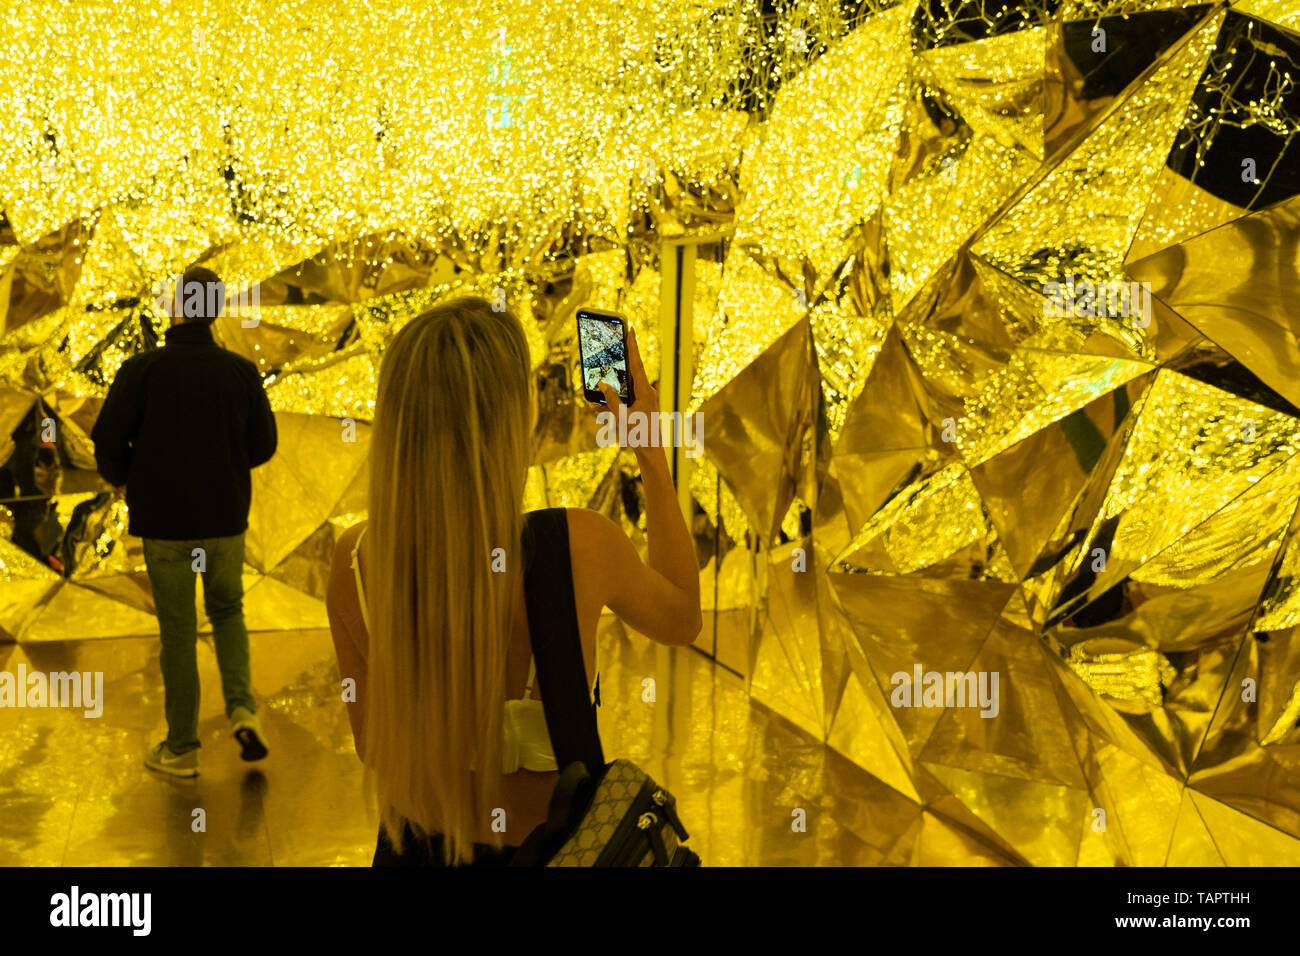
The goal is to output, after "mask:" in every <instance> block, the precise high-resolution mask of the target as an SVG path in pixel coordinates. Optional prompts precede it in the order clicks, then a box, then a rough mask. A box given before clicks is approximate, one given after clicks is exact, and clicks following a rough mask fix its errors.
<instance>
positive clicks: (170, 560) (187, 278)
mask: <svg viewBox="0 0 1300 956" xmlns="http://www.w3.org/2000/svg"><path fill="white" fill-rule="evenodd" d="M225 304H226V292H225V285H224V284H223V283H222V282H221V280H220V279H218V278H217V276H216V274H215V273H213V272H212V271H211V270H209V269H204V268H201V267H195V268H190V269H187V270H186V272H185V274H184V275H183V276H180V277H178V279H177V281H176V283H175V287H174V294H172V295H171V296H170V297H169V299H167V307H168V309H169V311H170V313H171V319H172V322H171V327H170V328H169V329H168V330H167V339H166V344H165V345H164V346H163V347H162V348H159V349H154V350H152V351H149V352H144V353H142V354H140V355H136V356H133V357H132V358H130V359H127V361H126V362H124V363H123V365H122V367H121V369H120V370H119V371H118V373H117V377H116V378H115V379H114V381H113V385H112V387H111V388H110V389H109V392H108V397H107V398H106V399H105V400H104V407H103V408H102V409H101V410H100V413H99V419H98V421H96V422H95V428H94V431H92V432H91V438H92V439H93V440H94V442H95V460H96V463H97V465H98V469H99V474H100V475H101V476H102V477H103V478H104V480H105V481H107V482H108V483H109V485H111V486H112V487H113V488H114V489H116V490H117V491H118V492H119V493H121V494H123V495H125V497H126V504H127V510H128V513H129V515H130V525H129V528H128V530H129V532H130V533H131V534H134V535H138V536H139V537H141V538H142V539H143V540H144V558H145V566H146V568H147V569H148V572H149V583H150V585H151V586H152V588H153V598H154V605H155V607H156V610H157V614H158V630H159V634H160V636H161V639H162V654H161V657H160V662H161V664H162V673H163V686H164V689H165V691H166V700H165V710H166V713H167V739H166V740H164V741H162V742H161V743H158V744H157V745H155V746H154V747H152V748H150V749H149V750H148V751H147V752H146V754H145V765H146V766H148V767H150V768H151V769H153V770H158V771H161V772H163V773H168V774H171V775H174V776H183V777H192V776H195V775H196V774H197V773H198V748H199V738H198V719H199V674H198V665H197V660H196V657H195V643H196V641H197V621H196V615H195V610H194V578H195V575H196V574H202V575H203V601H204V606H205V608H206V611H207V615H208V618H209V620H211V622H212V643H213V645H214V646H215V648H216V652H217V663H218V665H219V667H220V670H221V688H222V692H223V694H224V696H225V702H226V716H227V717H228V718H229V719H230V722H231V730H232V733H233V735H234V737H235V739H236V740H237V741H238V742H239V744H240V747H241V748H242V751H241V756H242V757H243V758H244V759H245V760H260V759H261V758H262V757H265V756H266V753H267V747H266V742H265V739H264V736H263V734H262V728H261V724H260V722H259V721H258V718H257V707H256V704H255V703H254V700H253V692H252V685H251V680H250V677H249V660H248V630H247V629H246V627H245V626H244V611H243V600H244V587H243V580H242V574H243V568H244V532H245V531H246V530H247V529H248V513H249V507H250V505H251V502H252V476H251V474H250V472H251V469H253V468H256V467H257V466H258V465H261V464H264V463H265V462H267V461H270V459H271V456H272V455H274V454H275V448H276V428H275V416H274V415H273V414H272V412H271V405H270V402H268V401H267V397H266V391H265V389H264V388H263V386H262V376H261V374H260V373H259V372H258V370H257V366H256V365H254V364H253V363H252V362H250V361H249V360H248V359H246V358H244V357H242V356H239V355H236V354H235V353H233V352H229V351H227V350H226V349H224V348H222V347H221V346H219V345H218V344H217V342H216V340H215V339H214V338H213V335H212V324H213V322H214V321H215V320H216V318H217V317H218V316H220V315H223V314H224V313H225Z"/></svg>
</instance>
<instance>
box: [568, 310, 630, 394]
mask: <svg viewBox="0 0 1300 956" xmlns="http://www.w3.org/2000/svg"><path fill="white" fill-rule="evenodd" d="M578 351H579V354H580V356H581V358H582V387H583V391H584V392H585V393H586V395H587V398H588V399H590V400H591V401H593V402H604V398H603V397H602V396H601V394H600V391H599V390H598V388H597V386H598V385H600V383H601V382H607V383H608V384H610V385H612V386H613V387H614V389H615V391H617V392H618V397H619V398H621V399H622V400H623V402H624V403H626V404H631V403H632V402H633V401H634V400H635V399H634V397H633V395H632V379H631V376H630V375H628V371H627V327H626V326H625V325H624V324H623V320H622V319H620V318H619V317H618V316H616V315H612V314H610V313H607V312H594V311H592V310H589V309H579V310H578Z"/></svg>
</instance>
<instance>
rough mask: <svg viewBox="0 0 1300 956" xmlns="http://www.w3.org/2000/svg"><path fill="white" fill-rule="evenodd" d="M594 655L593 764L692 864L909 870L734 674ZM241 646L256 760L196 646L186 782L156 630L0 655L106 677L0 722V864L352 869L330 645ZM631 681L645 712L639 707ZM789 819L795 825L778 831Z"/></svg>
mask: <svg viewBox="0 0 1300 956" xmlns="http://www.w3.org/2000/svg"><path fill="white" fill-rule="evenodd" d="M599 642H600V643H599V645H598V653H599V658H600V669H601V697H602V707H601V718H600V723H601V737H602V740H603V742H604V746H605V753H606V756H607V757H608V758H609V759H613V758H614V757H616V756H622V757H627V758H629V759H631V760H634V761H636V762H637V763H638V764H640V765H641V766H642V767H643V768H644V769H645V770H646V771H647V772H649V773H650V774H651V775H652V776H653V777H655V779H657V780H658V781H659V782H660V783H662V784H663V785H665V786H666V787H668V788H669V789H670V790H672V791H673V793H674V794H676V795H677V797H678V800H679V805H680V811H681V816H682V819H683V822H684V823H685V824H686V826H687V828H688V829H689V830H690V831H691V841H690V845H691V846H692V847H693V848H694V849H695V850H696V852H698V853H699V854H700V855H701V857H702V859H703V861H704V863H705V865H712V866H728V865H730V866H742V865H837V864H838V865H863V864H874V863H906V862H907V857H908V850H907V849H906V848H905V847H904V846H902V845H901V844H908V845H910V844H911V843H912V842H914V839H912V840H904V839H902V838H901V837H902V835H905V834H907V832H908V831H909V830H910V829H911V826H910V821H909V820H908V819H907V817H909V816H916V817H919V808H918V807H917V806H916V804H914V803H912V802H911V801H909V800H907V799H906V798H904V797H903V796H902V795H900V794H898V793H897V792H896V791H894V790H892V789H890V788H889V787H887V786H885V785H884V784H881V783H880V782H879V781H878V780H875V779H874V778H872V777H869V776H868V775H866V774H864V773H863V772H862V771H861V770H859V769H857V768H856V767H854V766H853V765H852V764H851V763H849V762H848V761H847V760H845V759H844V758H843V757H841V756H840V755H839V754H837V753H835V752H834V751H832V750H830V749H828V748H826V747H825V746H823V745H822V744H821V743H820V742H818V741H816V740H814V739H812V738H810V737H809V736H808V735H807V734H806V733H804V732H803V731H801V730H799V729H797V728H796V727H795V726H794V725H793V724H791V723H789V722H788V721H786V720H784V719H783V718H781V717H778V716H776V715H774V714H772V713H771V712H770V711H768V710H766V709H765V708H763V707H762V706H761V705H758V704H753V703H751V702H750V700H749V698H748V696H747V695H746V693H745V688H744V685H743V681H742V680H741V679H740V678H739V677H737V676H736V675H734V674H732V673H730V672H728V671H727V670H725V669H723V668H721V667H718V666H716V665H715V664H714V663H713V662H712V661H711V660H709V659H708V658H707V657H705V656H704V655H702V654H699V653H697V652H696V651H694V650H691V649H689V648H665V647H661V646H658V645H654V644H652V643H650V642H649V641H648V640H646V639H644V638H642V637H640V636H639V635H634V634H628V633H627V632H625V631H624V630H623V628H622V626H621V625H619V624H618V623H617V621H615V620H614V619H613V618H609V617H607V618H606V620H605V622H604V623H603V626H602V628H601V633H600V638H599ZM251 643H252V659H253V680H254V685H255V688H256V691H257V694H258V698H259V700H260V701H261V711H260V714H261V718H262V722H263V726H264V728H265V730H266V733H267V736H268V738H269V743H270V746H271V749H272V752H271V755H270V757H268V758H267V759H266V760H265V761H262V762H261V763H260V764H258V765H256V766H257V769H255V770H254V769H250V766H251V765H249V764H244V763H242V762H241V761H240V760H239V758H238V752H237V750H238V748H237V746H236V744H235V743H234V741H233V740H231V738H230V736H229V732H228V730H227V722H226V720H225V717H224V713H223V710H222V703H221V693H220V689H219V688H220V683H219V678H218V674H217V667H216V658H215V656H214V654H213V652H212V649H211V646H210V644H209V643H208V642H207V640H206V638H204V639H201V640H200V648H199V668H200V677H201V680H202V683H203V688H204V695H203V705H202V710H201V713H200V726H199V736H200V740H201V741H202V743H203V747H202V749H201V750H200V770H201V772H200V775H199V776H198V777H197V778H195V779H192V780H177V779H173V778H169V777H163V776H161V775H159V774H155V773H153V772H151V771H149V770H146V769H145V768H144V767H143V765H142V763H141V756H142V752H143V749H144V747H145V745H146V744H147V743H149V742H156V741H157V740H160V739H162V737H164V736H165V724H164V723H163V719H162V701H163V691H162V678H161V674H160V672H159V669H158V641H157V638H156V637H155V638H121V639H117V640H88V641H66V642H51V643H36V644H0V670H6V671H9V672H11V673H14V672H16V671H17V669H18V665H19V664H20V663H25V664H26V665H27V669H28V670H29V671H31V670H40V671H44V672H46V673H49V672H54V671H70V670H74V669H75V670H79V671H103V673H104V697H105V704H104V707H103V715H102V716H101V717H99V718H87V717H85V716H83V715H82V712H81V711H73V710H68V709H58V708H42V709H36V708H23V709H10V708H2V709H0V865H7V866H12V865H28V866H58V865H66V866H201V865H209V866H329V865H344V866H366V865H369V863H370V860H371V856H372V854H373V852H374V838H375V832H376V823H375V821H374V819H373V818H372V817H371V816H370V814H369V812H368V811H367V809H366V807H365V804H364V800H363V797H362V791H361V787H362V775H361V766H360V763H359V762H358V760H357V757H356V754H355V753H354V752H353V749H352V736H351V732H350V730H349V728H348V721H347V715H346V714H345V713H344V705H343V703H342V701H341V699H340V696H339V692H338V687H339V678H338V669H337V665H336V663H335V660H334V652H333V645H332V644H331V641H330V636H329V632H328V631H325V630H308V631H275V632H263V633H256V634H253V635H252V638H251ZM647 677H652V678H654V679H655V684H656V688H657V694H656V696H657V703H645V702H643V701H642V687H643V681H644V679H645V678H647ZM196 808H201V809H202V810H203V811H204V813H205V816H206V830H205V831H203V832H194V827H193V826H192V821H193V820H194V819H195V816H194V810H195V809H196ZM800 809H802V810H803V811H804V815H805V816H806V820H807V824H806V832H796V828H795V827H793V826H792V821H794V820H795V819H797V818H798V816H799V814H798V813H797V812H796V811H797V810H800ZM954 849H955V848H954ZM891 851H892V852H891Z"/></svg>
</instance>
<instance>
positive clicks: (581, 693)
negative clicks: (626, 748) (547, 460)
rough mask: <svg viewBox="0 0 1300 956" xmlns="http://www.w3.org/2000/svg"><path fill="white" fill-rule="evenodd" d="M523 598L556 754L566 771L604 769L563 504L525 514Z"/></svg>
mask: <svg viewBox="0 0 1300 956" xmlns="http://www.w3.org/2000/svg"><path fill="white" fill-rule="evenodd" d="M524 600H525V602H526V604H527V607H528V637H529V640H530V641H531V642H532V646H533V658H534V659H535V660H536V661H537V681H538V685H539V687H540V688H541V692H542V709H543V710H544V711H545V713H546V726H547V729H548V730H549V731H550V735H551V744H552V745H553V746H554V747H555V760H556V763H557V764H558V765H559V769H560V770H561V771H563V770H564V769H565V768H566V767H568V766H569V765H570V764H573V763H576V762H581V763H583V764H585V765H586V768H587V770H588V771H589V772H590V773H591V774H592V775H593V776H599V774H600V773H601V772H602V771H603V770H604V769H605V753H604V751H603V750H602V749H601V746H600V732H599V730H598V729H597V727H596V708H595V706H594V705H593V704H592V702H591V696H590V693H589V691H588V689H587V688H589V687H590V686H591V684H590V683H589V682H588V680H587V665H586V663H585V662H584V661H583V659H582V637H581V635H580V634H579V631H578V608H577V604H576V603H575V601H574V598H573V570H572V567H571V566H570V564H569V522H568V519H567V518H566V517H565V511H564V509H563V508H547V509H545V510H543V511H532V512H529V513H528V514H526V515H525V516H524Z"/></svg>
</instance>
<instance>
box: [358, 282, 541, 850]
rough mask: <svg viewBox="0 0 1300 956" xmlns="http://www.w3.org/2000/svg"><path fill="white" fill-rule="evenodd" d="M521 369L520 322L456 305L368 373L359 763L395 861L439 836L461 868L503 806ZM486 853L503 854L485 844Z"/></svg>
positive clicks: (496, 840) (528, 405)
mask: <svg viewBox="0 0 1300 956" xmlns="http://www.w3.org/2000/svg"><path fill="white" fill-rule="evenodd" d="M530 368H531V365H530V362H529V355H528V342H527V339H526V338H525V336H524V330H523V328H522V326H521V325H520V323H519V320H518V318H516V317H515V316H514V315H513V314H512V313H511V312H509V311H500V312H498V311H494V309H493V308H492V306H491V305H489V304H488V302H486V301H485V300H482V299H457V300H455V301H452V302H448V303H445V304H442V305H439V306H436V307H435V308H433V309H430V310H429V311H428V312H425V313H424V314H422V315H420V316H419V317H418V318H416V319H413V320H412V321H411V322H410V323H409V324H407V325H406V326H405V327H404V328H403V329H402V330H401V331H400V332H398V334H397V335H396V336H395V337H394V339H393V341H392V343H391V344H390V345H389V347H388V349H387V350H386V352H385V353H384V357H383V364H382V367H381V369H380V372H379V393H378V398H377V402H376V407H375V419H374V430H373V432H372V438H371V446H370V524H369V528H368V533H367V535H366V537H367V539H368V540H367V541H366V545H365V559H366V564H367V573H366V589H365V590H366V597H367V598H368V603H369V614H370V620H371V622H372V626H373V632H372V633H371V635H370V650H369V655H368V670H369V673H368V678H369V680H368V689H367V697H368V700H367V702H366V705H365V706H366V763H367V765H368V767H369V770H370V772H371V773H372V774H373V786H374V789H375V793H376V796H377V797H378V801H379V810H380V816H381V820H382V826H383V827H384V829H385V831H386V832H387V834H388V837H389V840H390V841H391V842H392V844H393V845H394V846H395V847H397V848H398V849H399V852H400V849H401V846H402V839H403V831H404V829H405V825H406V824H407V823H409V824H410V825H411V827H412V829H413V831H414V832H415V833H416V835H417V836H420V835H423V834H426V833H430V832H434V831H437V832H441V833H442V834H443V836H444V840H443V848H444V862H448V863H450V862H452V861H455V862H461V861H462V860H463V859H465V858H472V856H473V849H472V846H473V843H474V833H475V831H476V830H483V829H486V827H485V824H487V823H489V822H490V820H491V817H490V816H489V815H490V814H491V812H492V809H493V808H494V807H499V806H500V805H501V801H500V790H501V775H502V759H503V758H502V740H501V735H502V722H503V711H504V707H505V667H506V651H507V648H508V646H509V641H510V631H511V612H512V609H513V606H514V604H513V597H514V594H515V587H516V586H517V584H518V580H519V576H520V574H521V573H522V569H521V567H520V562H521V557H522V556H521V553H520V534H521V531H522V524H523V517H522V509H523V497H524V485H525V481H526V479H527V472H528V465H529V461H530V457H531V435H532V413H533V409H532V401H531V385H530ZM498 549H499V550H498ZM503 568H504V570H502V569H503ZM492 843H493V845H494V846H496V847H500V846H501V845H502V840H501V836H500V834H499V833H497V832H496V831H495V829H493V830H492Z"/></svg>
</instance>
